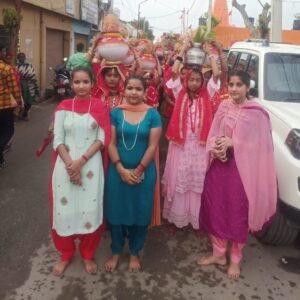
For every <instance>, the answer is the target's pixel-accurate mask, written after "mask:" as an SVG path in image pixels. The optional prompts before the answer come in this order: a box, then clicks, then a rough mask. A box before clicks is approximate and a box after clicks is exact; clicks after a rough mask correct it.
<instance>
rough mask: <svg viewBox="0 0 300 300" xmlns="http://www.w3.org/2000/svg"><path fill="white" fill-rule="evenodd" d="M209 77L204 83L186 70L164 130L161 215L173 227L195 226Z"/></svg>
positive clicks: (194, 72) (208, 108)
mask: <svg viewBox="0 0 300 300" xmlns="http://www.w3.org/2000/svg"><path fill="white" fill-rule="evenodd" d="M214 80H215V79H214V78H212V79H211V82H210V83H209V88H208V87H206V85H204V79H203V75H202V73H201V71H200V69H199V68H193V69H192V70H190V71H188V73H187V75H186V78H185V83H184V85H183V88H182V90H181V91H180V92H179V96H178V98H177V100H176V104H175V108H174V111H173V114H172V118H171V120H170V123H169V126H168V129H167V134H166V136H167V138H168V139H169V141H170V144H169V149H168V154H167V161H166V167H165V171H164V175H163V179H162V184H163V196H164V198H165V199H164V209H163V217H164V218H166V219H168V221H169V222H170V223H174V224H175V226H176V227H178V228H182V227H184V226H187V225H188V224H191V225H192V227H193V228H194V229H199V220H198V218H199V210H200V202H201V193H202V189H203V183H204V176H205V173H206V153H205V143H206V138H207V135H208V131H209V129H210V126H211V122H212V105H211V100H210V99H211V97H213V96H214V94H215V90H216V89H217V86H216V84H214V82H212V81H214Z"/></svg>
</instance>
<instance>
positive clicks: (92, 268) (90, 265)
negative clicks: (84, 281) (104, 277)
mask: <svg viewBox="0 0 300 300" xmlns="http://www.w3.org/2000/svg"><path fill="white" fill-rule="evenodd" d="M83 265H84V269H85V270H86V272H87V273H88V274H96V273H97V270H98V266H97V264H96V263H95V262H94V261H93V260H91V259H83Z"/></svg>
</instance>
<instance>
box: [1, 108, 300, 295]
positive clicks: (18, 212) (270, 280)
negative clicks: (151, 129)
mask: <svg viewBox="0 0 300 300" xmlns="http://www.w3.org/2000/svg"><path fill="white" fill-rule="evenodd" d="M53 108H54V104H53V103H51V102H45V103H42V104H40V105H38V106H35V107H34V108H33V109H32V114H31V121H30V122H18V123H17V124H16V135H15V137H14V142H13V149H12V151H11V152H9V153H8V154H7V156H6V157H7V168H6V169H5V170H2V171H0V272H1V273H0V274H1V279H0V299H6V300H7V299H14V300H15V299H16V300H19V299H20V300H21V299H24V300H29V299H31V300H40V299H44V300H48V299H49V300H50V299H59V300H69V299H70V300H71V299H72V300H73V299H74V300H75V299H77V300H85V299H87V300H94V299H95V300H96V299H107V300H111V299H118V300H119V299H134V300H135V299H138V300H140V299H170V300H171V299H178V300H182V299H191V300H192V299H204V300H219V299H222V300H235V299H238V300H246V299H247V300H248V299H249V300H252V299H262V300H265V299H267V300H273V299H274V300H275V299H288V300H299V297H300V296H299V295H300V275H295V274H292V273H287V272H285V271H284V270H282V269H280V268H279V266H278V258H279V257H280V256H281V255H283V254H285V255H291V256H296V255H299V250H297V249H295V248H293V247H292V246H290V247H271V246H265V245H262V244H260V243H258V242H257V241H256V240H255V239H254V238H250V239H249V242H248V246H247V247H246V249H245V256H244V261H243V265H242V276H241V278H240V280H239V281H238V282H233V281H230V280H228V279H227V277H226V269H225V268H224V267H214V266H210V267H206V268H200V267H198V266H197V265H196V263H195V261H196V259H197V257H198V256H199V255H205V254H207V253H209V251H210V246H209V243H208V241H207V239H206V238H204V237H201V238H199V236H197V235H196V234H195V233H194V232H193V230H191V229H185V230H180V231H177V232H176V234H175V235H174V236H172V235H171V234H170V231H169V227H168V226H167V225H163V226H161V227H159V228H154V229H151V230H150V231H149V236H148V239H147V242H146V245H145V249H144V251H143V253H142V267H143V270H142V272H140V273H138V274H129V273H128V272H127V271H126V269H127V260H128V252H127V251H125V253H124V255H123V257H122V259H121V263H120V266H119V269H118V270H117V271H116V272H115V273H114V274H108V273H106V272H105V271H104V268H103V265H104V262H105V260H106V259H107V258H108V257H109V255H110V249H109V243H110V241H109V234H107V233H106V234H105V236H104V237H103V239H102V241H101V246H100V249H99V251H97V254H96V262H97V263H98V265H99V272H98V273H97V275H94V276H92V275H88V274H87V273H85V271H84V270H83V268H82V264H81V261H80V259H79V257H76V258H75V260H74V261H73V263H72V264H71V265H70V267H69V268H68V269H67V271H66V272H65V275H63V276H62V277H61V278H57V277H55V276H53V275H52V266H53V264H54V262H55V261H56V260H57V259H58V255H57V253H56V251H55V249H54V247H53V245H52V241H51V239H50V235H49V208H48V198H47V185H48V179H49V173H50V149H48V150H47V152H46V153H45V154H44V155H43V156H42V157H41V158H39V159H37V158H36V157H35V156H34V151H35V150H36V149H37V148H38V147H39V145H40V143H41V141H42V139H43V137H44V136H45V134H46V130H47V127H48V124H49V122H50V119H51V114H52V110H53ZM165 149H166V148H165V146H164V145H163V147H162V150H161V154H162V157H163V156H164V155H165ZM162 161H163V159H162Z"/></svg>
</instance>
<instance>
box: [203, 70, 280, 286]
mask: <svg viewBox="0 0 300 300" xmlns="http://www.w3.org/2000/svg"><path fill="white" fill-rule="evenodd" d="M249 90H250V76H249V74H248V73H246V72H244V71H235V72H233V73H231V74H230V75H229V77H228V91H229V95H230V98H229V99H228V100H225V101H222V102H221V104H220V106H219V108H218V110H217V113H216V115H215V117H214V121H213V124H212V126H211V129H210V132H209V136H208V139H207V146H206V150H207V152H208V153H210V159H211V164H210V167H209V169H208V172H207V174H206V177H205V182H204V190H203V194H202V200H201V201H202V204H201V210H200V214H199V224H200V227H201V228H202V229H203V230H205V231H206V232H207V233H208V234H209V236H210V239H211V243H212V248H213V253H212V255H211V256H207V257H200V258H199V259H198V264H199V265H201V266H207V265H210V264H216V265H227V259H226V252H227V245H228V243H229V244H230V263H229V265H228V269H227V274H228V277H229V278H230V279H234V280H237V279H238V278H239V276H240V264H241V260H242V257H243V253H242V250H243V248H244V246H245V244H246V242H247V237H248V233H249V232H258V231H260V230H262V229H263V227H264V225H265V224H266V223H268V222H270V221H271V220H272V218H273V216H274V215H275V213H276V204H277V183H276V170H275V160H274V149H273V141H272V133H271V123H270V119H269V115H268V113H267V112H266V111H265V110H264V108H263V107H262V106H261V105H260V104H259V103H257V102H256V101H255V100H254V99H250V98H249V96H248V93H249Z"/></svg>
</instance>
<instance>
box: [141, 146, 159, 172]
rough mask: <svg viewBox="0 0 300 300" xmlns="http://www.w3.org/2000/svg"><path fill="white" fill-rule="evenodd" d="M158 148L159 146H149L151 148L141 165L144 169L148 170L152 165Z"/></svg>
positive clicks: (148, 149)
mask: <svg viewBox="0 0 300 300" xmlns="http://www.w3.org/2000/svg"><path fill="white" fill-rule="evenodd" d="M157 147H158V145H157V144H154V145H149V147H148V148H147V150H146V152H145V153H144V156H143V158H142V159H141V161H140V164H141V165H142V166H143V167H145V168H146V167H147V166H148V165H149V164H150V163H151V161H152V160H153V158H154V157H155V153H156V151H157Z"/></svg>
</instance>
